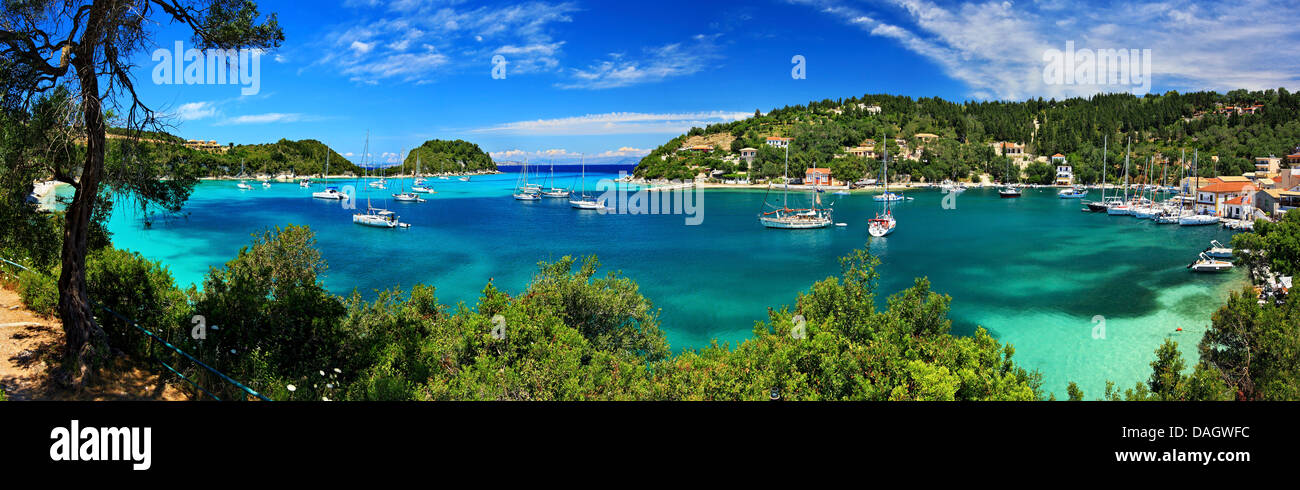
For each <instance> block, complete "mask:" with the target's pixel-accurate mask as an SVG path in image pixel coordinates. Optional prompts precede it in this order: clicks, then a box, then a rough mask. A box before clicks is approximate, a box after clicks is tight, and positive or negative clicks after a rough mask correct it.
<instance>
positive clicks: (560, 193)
mask: <svg viewBox="0 0 1300 490" xmlns="http://www.w3.org/2000/svg"><path fill="white" fill-rule="evenodd" d="M569 194H570V192H569V191H568V189H551V190H549V191H543V192H542V197H554V198H567V197H569Z"/></svg>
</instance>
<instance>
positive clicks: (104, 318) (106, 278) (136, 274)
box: [86, 248, 190, 356]
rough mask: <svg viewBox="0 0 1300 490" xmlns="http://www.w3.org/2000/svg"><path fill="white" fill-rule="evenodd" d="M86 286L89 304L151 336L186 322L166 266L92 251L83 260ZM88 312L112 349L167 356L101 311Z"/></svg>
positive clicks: (133, 256) (186, 315)
mask: <svg viewBox="0 0 1300 490" xmlns="http://www.w3.org/2000/svg"><path fill="white" fill-rule="evenodd" d="M86 286H87V291H88V293H89V294H90V298H91V301H94V302H95V303H97V304H99V305H100V306H102V307H105V308H108V309H110V310H112V311H115V312H117V313H118V314H119V315H122V316H124V317H126V318H129V319H132V320H134V321H135V322H138V324H139V325H140V326H142V327H144V328H146V329H149V330H150V331H153V332H155V333H163V332H168V331H170V330H172V328H173V326H174V325H179V324H184V323H186V321H187V320H188V319H189V318H190V306H189V303H188V301H187V299H186V297H185V293H184V292H183V291H181V290H180V289H179V288H177V287H176V284H175V282H174V281H173V280H172V276H171V273H170V272H169V271H168V270H167V268H166V267H165V266H163V265H162V263H161V262H153V261H150V260H148V259H145V258H144V257H142V256H140V254H137V253H134V252H128V251H125V250H117V249H113V248H106V249H103V250H99V251H97V252H94V253H92V254H91V255H90V256H89V257H87V260H86ZM94 311H95V318H96V320H97V321H98V322H99V325H100V327H101V328H103V329H104V332H105V333H106V334H108V341H109V345H111V346H112V347H114V348H116V349H120V350H122V351H124V352H128V353H131V354H134V355H140V356H149V355H160V354H167V353H169V352H170V351H168V350H166V349H165V348H164V347H162V346H160V345H158V344H157V343H156V342H152V341H150V340H149V339H148V338H147V337H146V336H145V335H144V334H143V333H142V332H140V331H139V330H138V329H136V328H135V327H132V326H131V325H130V324H129V323H127V322H125V321H123V320H122V319H120V318H118V317H117V316H114V315H112V314H110V313H108V312H107V311H105V310H104V309H103V308H95V309H94ZM168 340H175V338H174V337H173V338H171V339H168Z"/></svg>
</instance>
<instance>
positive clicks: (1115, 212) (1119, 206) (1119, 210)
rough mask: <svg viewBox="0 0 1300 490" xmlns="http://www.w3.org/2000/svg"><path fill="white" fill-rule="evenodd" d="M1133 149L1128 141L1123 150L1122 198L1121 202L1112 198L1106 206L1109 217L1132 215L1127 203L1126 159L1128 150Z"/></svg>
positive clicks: (1131, 143)
mask: <svg viewBox="0 0 1300 490" xmlns="http://www.w3.org/2000/svg"><path fill="white" fill-rule="evenodd" d="M1132 148H1133V142H1132V141H1131V140H1130V141H1129V143H1128V146H1127V147H1126V148H1124V198H1123V199H1122V200H1119V199H1115V198H1112V200H1111V201H1109V204H1107V206H1106V214H1108V215H1111V216H1127V215H1131V214H1133V209H1132V208H1131V207H1130V206H1129V203H1128V158H1129V150H1131V149H1132Z"/></svg>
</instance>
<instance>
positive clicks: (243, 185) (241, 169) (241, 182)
mask: <svg viewBox="0 0 1300 490" xmlns="http://www.w3.org/2000/svg"><path fill="white" fill-rule="evenodd" d="M239 177H240V179H239V184H236V185H235V187H238V188H240V189H241V190H249V189H252V188H253V186H251V185H248V181H246V180H244V179H243V177H244V161H243V160H240V161H239Z"/></svg>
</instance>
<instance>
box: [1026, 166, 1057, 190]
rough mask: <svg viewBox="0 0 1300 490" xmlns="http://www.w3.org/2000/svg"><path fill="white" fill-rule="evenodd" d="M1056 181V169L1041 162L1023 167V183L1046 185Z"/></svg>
mask: <svg viewBox="0 0 1300 490" xmlns="http://www.w3.org/2000/svg"><path fill="white" fill-rule="evenodd" d="M1054 180H1056V169H1055V168H1052V166H1051V165H1048V164H1046V163H1043V162H1030V164H1029V165H1026V166H1025V182H1027V183H1030V184H1040V185H1047V184H1051V183H1052V181H1054Z"/></svg>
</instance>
